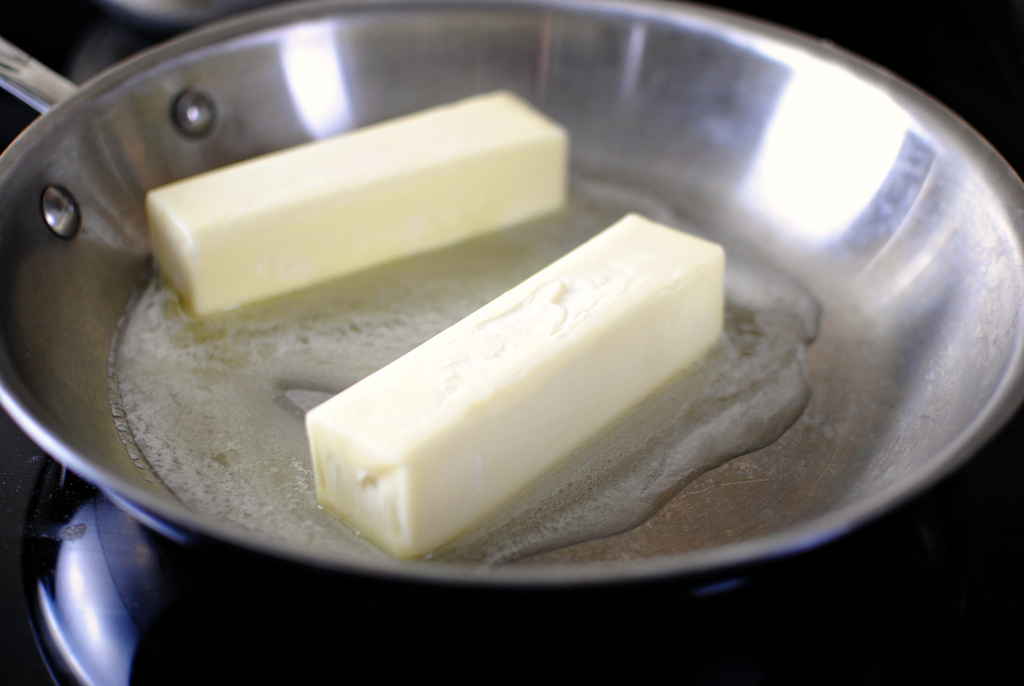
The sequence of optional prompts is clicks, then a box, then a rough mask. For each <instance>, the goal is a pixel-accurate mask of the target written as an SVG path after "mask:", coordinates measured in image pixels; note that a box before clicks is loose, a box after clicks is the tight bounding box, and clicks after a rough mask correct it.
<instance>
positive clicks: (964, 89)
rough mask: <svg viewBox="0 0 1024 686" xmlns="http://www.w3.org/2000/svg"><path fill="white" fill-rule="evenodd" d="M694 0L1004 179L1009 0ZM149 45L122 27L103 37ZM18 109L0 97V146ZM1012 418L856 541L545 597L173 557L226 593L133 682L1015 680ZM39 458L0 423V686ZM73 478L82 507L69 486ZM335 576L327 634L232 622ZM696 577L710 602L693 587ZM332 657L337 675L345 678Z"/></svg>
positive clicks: (57, 32)
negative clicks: (933, 130)
mask: <svg viewBox="0 0 1024 686" xmlns="http://www.w3.org/2000/svg"><path fill="white" fill-rule="evenodd" d="M4 4H5V6H4V8H3V11H2V12H0V35H3V36H4V37H6V38H7V39H8V40H10V41H11V42H13V43H15V44H16V45H18V46H20V47H21V48H23V49H24V50H26V51H27V52H29V53H30V54H32V55H33V56H35V57H37V58H38V59H40V61H42V62H44V63H45V64H47V65H49V66H50V67H52V68H55V69H57V70H64V69H66V68H67V66H68V64H69V59H70V56H71V55H72V54H73V52H74V51H75V50H76V49H77V47H78V46H79V44H80V42H81V41H82V40H83V39H84V38H83V37H84V36H85V35H86V33H87V32H89V31H90V30H91V29H93V28H94V27H96V26H97V25H102V23H103V22H107V21H109V20H108V19H107V15H106V14H105V12H104V11H103V10H101V9H99V8H98V6H96V5H94V4H91V3H89V2H85V1H84V0H32V1H25V2H22V1H21V0H9V1H8V2H5V3H4ZM707 4H712V5H717V6H721V7H724V8H727V9H729V10H733V11H737V12H741V13H745V14H750V15H754V16H759V17H763V18H765V19H768V20H770V21H772V22H775V23H779V24H783V25H786V26H790V27H792V28H795V29H797V30H799V31H802V32H804V33H807V34H810V35H812V36H817V37H822V38H826V39H829V40H831V41H833V42H834V43H835V44H836V45H837V46H840V47H842V48H844V49H847V50H850V51H852V52H855V53H859V54H861V55H863V56H865V57H867V58H868V59H870V60H872V61H874V62H876V63H878V64H881V65H883V66H884V67H885V68H887V69H889V70H890V71H892V72H895V73H896V74H898V75H900V76H902V77H903V78H905V79H906V80H908V81H910V82H911V83H913V84H915V85H917V86H918V87H920V88H921V89H922V90H924V91H926V92H928V93H930V94H931V95H933V96H934V97H936V98H937V99H938V100H940V101H942V102H944V103H946V104H947V105H948V106H949V107H950V108H952V109H953V110H954V111H956V112H958V113H959V114H960V115H961V116H962V117H963V118H964V119H966V120H967V121H968V122H969V123H970V124H971V125H972V126H974V127H975V128H976V129H977V130H978V131H979V132H981V134H982V135H984V136H985V137H986V138H988V139H989V140H990V141H991V142H992V143H993V145H994V146H995V147H996V148H997V149H998V150H1000V151H1001V152H1002V153H1003V155H1004V156H1005V157H1006V158H1007V160H1008V161H1009V162H1010V164H1011V165H1013V167H1014V168H1015V169H1017V170H1021V169H1024V135H1022V133H1021V131H1022V126H1021V123H1022V122H1024V10H1022V9H1021V4H1020V3H1018V2H1012V1H1010V0H990V1H988V2H968V1H967V0H961V1H959V2H952V1H946V0H937V1H935V2H930V3H912V2H909V1H905V0H890V1H889V2H877V1H874V0H860V1H858V2H832V3H794V2H785V1H781V0H759V1H756V2H755V1H747V2H743V1H730V2H712V3H707ZM925 8H926V10H925ZM157 38H158V37H157V36H155V35H150V36H144V37H143V38H139V39H138V43H136V44H133V43H131V42H130V41H129V42H128V43H126V44H125V45H126V46H131V45H141V44H143V43H144V42H145V41H147V40H155V39H157ZM128 49H132V48H130V47H126V48H125V50H128ZM34 117H35V114H34V113H33V112H32V111H31V110H30V109H29V108H27V107H25V106H24V105H22V104H20V103H19V102H17V101H15V100H14V99H13V98H11V97H9V96H8V95H7V94H6V93H4V92H0V146H4V145H6V144H7V143H8V142H9V141H10V140H11V139H12V138H13V137H14V136H15V135H16V134H17V132H18V131H20V130H21V129H22V128H24V127H25V126H27V125H28V124H29V123H30V122H31V121H32V119H33V118H34ZM1022 426H1024V417H1022V416H1021V414H1020V413H1018V415H1017V417H1015V419H1014V420H1013V421H1012V422H1011V424H1010V425H1009V426H1008V428H1007V429H1006V430H1005V431H1004V432H1003V433H1001V434H1000V436H999V437H997V439H996V440H995V441H993V442H992V444H990V445H989V446H988V447H987V448H986V449H985V450H984V451H982V453H981V454H980V455H979V456H978V457H977V458H976V459H975V460H973V461H972V462H971V463H970V464H969V465H968V466H967V467H965V468H964V469H962V470H960V472H958V473H957V474H955V475H954V476H953V477H952V478H950V479H947V480H946V481H945V482H944V483H943V484H942V485H941V486H940V487H938V488H936V489H934V490H933V491H932V492H930V493H929V494H927V495H925V496H922V497H921V498H919V499H917V500H916V501H915V502H913V503H911V504H909V505H907V506H905V507H903V508H901V509H900V510H899V511H897V512H894V513H892V514H891V515H889V516H887V517H886V518H884V519H883V520H882V521H879V522H876V523H874V524H872V525H871V526H869V527H867V528H866V529H864V530H862V531H859V532H856V533H855V534H853V535H851V536H848V537H846V538H845V539H843V540H841V541H838V542H837V543H834V544H831V545H828V546H826V547H824V548H823V549H820V550H817V551H813V552H812V553H809V554H805V555H802V556H799V557H797V558H795V559H792V560H785V561H780V562H778V563H776V564H772V565H767V566H765V567H761V568H756V569H744V570H734V571H733V573H731V574H730V575H729V576H728V577H727V578H720V579H714V578H712V579H706V580H701V581H700V582H699V583H697V582H686V583H672V582H665V583H659V584H657V585H646V586H639V587H628V588H615V589H605V590H602V591H587V592H578V593H559V594H546V593H543V592H535V593H507V594H488V593H482V594H480V593H464V592H449V591H448V590H445V589H422V588H421V589H405V590H402V591H395V590H394V589H387V588H379V587H376V586H375V585H373V584H368V583H364V582H362V581H360V580H344V579H341V580H339V579H319V578H317V579H308V578H304V577H302V576H301V575H296V574H294V573H293V571H292V570H287V569H279V568H275V567H273V566H269V567H267V566H264V565H262V564H261V563H259V562H257V561H252V560H233V559H223V558H221V557H219V556H213V557H208V556H207V555H206V553H203V552H199V553H195V554H194V555H193V554H192V553H187V554H184V555H185V556H186V557H187V558H188V559H187V560H186V561H185V562H183V563H182V564H183V565H184V566H185V568H187V569H189V570H193V572H194V575H195V576H196V577H201V576H203V575H205V574H209V575H210V576H219V577H221V578H223V577H230V578H232V579H233V580H234V581H233V582H232V584H231V586H230V587H228V586H224V585H220V584H218V583H217V582H210V583H207V582H202V583H199V582H197V583H199V585H198V586H197V587H196V589H195V590H194V592H193V593H192V595H191V596H190V598H189V599H186V600H185V601H183V602H181V603H179V604H178V605H177V606H176V607H175V608H174V611H173V612H170V613H168V617H167V618H166V619H165V621H162V622H159V623H158V624H157V628H156V629H154V631H152V632H150V635H149V637H148V638H147V639H146V642H147V645H145V646H143V647H144V648H145V649H146V650H145V651H143V650H142V648H140V653H144V654H145V657H146V661H145V662H144V661H142V660H141V658H140V661H139V664H140V666H139V667H138V670H137V673H136V679H137V680H138V681H140V682H141V681H160V680H161V676H160V675H162V680H164V681H167V682H173V681H175V680H177V678H179V677H181V678H183V675H185V674H191V675H192V676H195V675H196V674H197V673H199V667H198V666H197V665H199V664H200V661H202V660H205V658H206V657H210V656H213V655H217V656H219V658H220V659H221V661H222V662H226V661H229V662H233V663H234V664H235V665H236V667H237V665H247V666H248V669H250V670H252V669H253V668H254V667H258V668H262V665H263V664H264V662H268V661H272V660H271V658H270V657H269V655H270V654H271V653H274V652H277V653H279V654H283V653H286V652H287V648H293V647H295V648H303V649H307V648H308V649H309V650H308V654H309V655H310V658H311V659H327V658H328V656H333V657H330V659H331V660H335V659H336V660H340V661H341V662H342V663H343V662H345V661H346V660H356V661H358V660H359V659H360V657H361V656H363V655H365V654H371V655H374V656H375V657H376V658H378V663H377V665H376V667H375V671H377V673H388V672H389V671H393V670H395V669H399V670H400V669H401V668H403V667H406V668H408V667H410V666H414V667H415V668H416V669H422V670H424V673H430V672H435V673H436V671H437V670H438V669H441V670H442V673H446V672H447V671H448V670H450V669H455V668H456V667H455V665H457V664H463V665H465V653H466V650H467V649H474V650H477V651H482V653H483V654H485V655H487V656H488V657H489V658H490V659H491V660H496V661H499V662H496V663H495V664H500V665H507V666H508V669H509V670H510V671H513V673H516V674H517V675H518V674H519V673H522V674H523V675H524V676H525V675H528V674H531V673H532V671H533V669H532V668H533V667H534V666H535V662H536V658H538V657H544V656H558V659H557V660H556V663H557V664H559V665H560V666H565V667H567V668H568V667H570V666H572V667H573V668H574V669H576V668H577V667H582V666H583V665H591V666H593V665H600V664H603V663H606V662H625V663H631V664H633V666H634V667H642V666H645V665H650V664H661V665H668V666H670V667H671V669H672V670H673V671H672V674H673V675H675V676H677V677H683V678H684V680H687V679H686V677H688V678H689V679H688V680H690V681H694V682H697V683H715V684H773V683H794V682H803V681H812V682H814V683H826V684H859V683H865V684H866V683H871V684H885V683H904V682H907V681H910V680H913V681H920V680H923V679H927V680H931V681H937V682H943V681H947V680H954V679H955V680H959V681H962V680H966V679H971V680H973V681H981V682H985V681H989V680H994V678H995V677H996V675H997V674H999V670H1000V668H1008V669H1009V674H1010V675H1012V674H1014V673H1016V674H1018V675H1019V674H1020V671H1021V670H1020V662H1019V659H1018V657H1017V656H1018V654H1019V653H1020V652H1021V650H1022V648H1024V626H1022V623H1024V621H1022V617H1024V601H1022V590H1024V564H1022V563H1024V517H1022V514H1021V507H1020V502H1021V496H1022V495H1024V486H1022V484H1024V468H1022V461H1021V459H1020V448H1019V447H1018V446H1019V443H1018V441H1017V437H1019V435H1020V433H1021V428H1022ZM48 464H49V458H47V457H45V456H44V455H42V454H41V453H40V451H39V450H38V449H37V448H36V447H35V446H34V445H32V443H31V442H30V441H29V440H28V439H27V438H25V437H24V436H23V435H22V434H21V433H20V431H18V430H17V429H16V428H15V427H14V426H13V424H12V423H11V422H10V421H9V420H8V419H7V418H6V417H0V682H3V683H25V684H35V683H47V682H48V681H49V676H48V674H47V671H46V667H45V665H44V661H43V659H42V657H41V656H40V653H39V651H38V649H37V647H36V645H35V643H34V638H33V632H32V630H31V625H30V620H29V614H28V610H27V609H26V607H27V606H26V592H25V590H24V589H25V587H26V584H28V585H29V587H31V585H30V584H31V582H30V580H29V578H30V576H31V575H30V573H29V572H28V571H26V569H27V568H28V567H30V566H31V565H28V564H23V562H22V555H23V552H24V550H25V548H26V543H25V541H24V540H23V539H24V537H25V531H24V523H25V521H26V517H27V512H28V510H29V503H30V499H31V498H32V497H33V494H34V493H38V492H39V484H38V480H39V479H40V478H42V477H41V476H40V475H41V474H42V473H43V472H44V471H46V469H47V468H48V467H47V465H48ZM50 469H51V472H52V467H50ZM69 483H73V482H69ZM69 488H71V487H70V486H69ZM74 488H79V489H81V490H83V492H85V493H86V496H85V497H96V496H95V495H89V489H88V487H87V486H84V485H77V486H74ZM29 547H31V546H29ZM23 574H24V575H25V577H26V579H25V580H23V578H22V577H23ZM345 584H347V586H344V587H345V588H347V589H350V590H351V589H356V590H357V591H358V592H355V591H353V592H352V596H354V597H357V598H358V599H357V600H351V599H350V600H348V601H346V602H345V603H340V604H339V603H330V602H325V605H324V608H325V609H324V612H332V613H339V614H340V616H335V617H331V619H330V621H331V626H332V627H334V626H337V627H338V629H337V630H338V632H339V633H338V636H337V640H336V641H335V640H333V639H332V640H331V641H324V640H323V637H322V636H321V637H320V638H318V639H315V640H309V639H308V637H306V636H304V634H303V633H302V627H300V626H294V625H291V624H290V625H289V626H288V628H287V630H286V631H284V632H283V633H279V632H271V637H272V638H273V640H261V639H259V638H258V637H257V636H256V635H255V634H254V633H250V632H247V631H245V630H244V629H241V630H240V629H239V628H238V627H237V626H235V625H233V624H232V618H239V617H241V618H245V619H246V621H248V620H249V619H253V616H252V615H251V612H252V608H251V603H250V602H249V600H247V599H251V597H252V594H253V593H256V592H258V591H259V590H260V589H263V590H264V596H263V597H264V598H266V597H267V596H266V593H265V592H266V589H267V587H268V586H271V585H273V586H274V592H273V593H271V596H272V597H274V598H277V599H278V600H276V601H268V602H266V603H265V606H264V614H265V616H267V617H273V616H275V614H274V613H278V615H279V616H280V617H281V618H282V619H281V620H280V621H281V622H295V621H299V622H301V621H302V620H303V617H305V615H304V614H303V613H297V614H289V608H288V607H287V606H288V605H294V604H298V605H302V604H304V603H315V602H320V601H321V600H322V598H323V597H324V595H330V594H332V593H337V592H338V587H339V585H345ZM716 584H718V585H717V586H716ZM716 588H717V589H719V591H720V592H716V593H714V592H712V591H713V590H714V589H716ZM282 598H283V600H282ZM211 607H212V608H214V609H215V610H216V613H217V615H219V618H218V619H217V620H216V621H211V620H210V618H209V614H206V613H204V608H205V609H206V610H208V609H209V608H211ZM317 621H319V619H318V620H317ZM519 623H522V626H523V627H524V629H523V630H520V629H518V628H517V626H518V624H519ZM278 627H279V628H280V627H281V624H278ZM293 632H294V635H289V634H292V633H293ZM423 634H426V635H428V636H429V637H430V638H431V639H432V643H431V645H435V646H440V648H437V649H435V650H434V652H433V653H432V660H430V661H427V662H424V663H416V664H415V665H410V664H408V663H407V662H405V661H404V660H403V659H391V660H389V661H388V662H386V663H380V662H379V658H380V656H381V654H392V653H393V654H396V655H398V654H403V651H404V650H406V649H408V648H409V645H410V642H412V643H413V644H415V645H423V643H422V639H423ZM296 636H298V638H296ZM183 637H188V640H186V639H185V638H183ZM264 638H265V637H264ZM581 640H582V642H581ZM218 641H219V642H220V643H219V644H218V643H217V642H218ZM307 641H308V644H307V643H306V642H307ZM292 642H294V645H293V643H292ZM154 645H158V646H161V647H162V646H167V647H166V648H162V649H153V647H152V646H154ZM211 645H219V648H218V649H217V650H213V649H212V648H210V646H211ZM382 646H387V647H388V649H387V650H385V649H384V648H382ZM265 651H266V652H265ZM320 651H324V652H320ZM328 651H329V652H328ZM204 664H205V663H204ZM278 666H281V665H280V664H278ZM296 668H298V667H296ZM492 668H493V665H492ZM338 669H339V671H338V672H337V675H338V676H339V677H340V676H341V675H343V674H345V673H346V670H345V669H343V668H341V667H339V668H338ZM58 671H59V670H58ZM244 671H245V670H243V672H244ZM216 673H217V672H214V674H216ZM456 673H457V672H456ZM206 674H207V675H209V673H208V672H207V673H206ZM1011 678H1012V677H1011Z"/></svg>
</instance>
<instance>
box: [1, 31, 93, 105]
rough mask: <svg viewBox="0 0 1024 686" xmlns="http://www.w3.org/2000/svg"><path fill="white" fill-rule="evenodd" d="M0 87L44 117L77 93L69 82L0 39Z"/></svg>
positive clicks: (75, 88)
mask: <svg viewBox="0 0 1024 686" xmlns="http://www.w3.org/2000/svg"><path fill="white" fill-rule="evenodd" d="M0 87H2V88H3V89H4V90H6V91H8V92H9V93H11V94H12V95H14V97H16V98H18V99H19V100H21V101H22V102H23V103H25V104H26V105H29V106H30V107H33V108H34V109H35V110H36V111H38V112H40V113H44V112H46V111H47V110H49V109H50V108H51V107H53V106H54V105H56V104H57V103H58V102H60V101H61V100H64V99H65V98H67V97H70V96H71V95H72V94H73V93H74V92H75V91H77V90H78V86H76V85H75V84H74V83H72V82H71V81H68V80H67V79H66V78H64V77H63V76H61V75H60V74H58V73H57V72H55V71H52V70H50V69H49V68H48V67H46V66H44V65H43V64H41V63H40V62H37V61H36V60H34V59H32V58H31V57H29V56H28V55H27V54H26V53H24V52H23V51H22V50H20V49H19V48H17V47H16V46H14V45H12V44H11V43H9V42H7V41H6V40H4V39H3V38H2V37H0Z"/></svg>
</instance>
